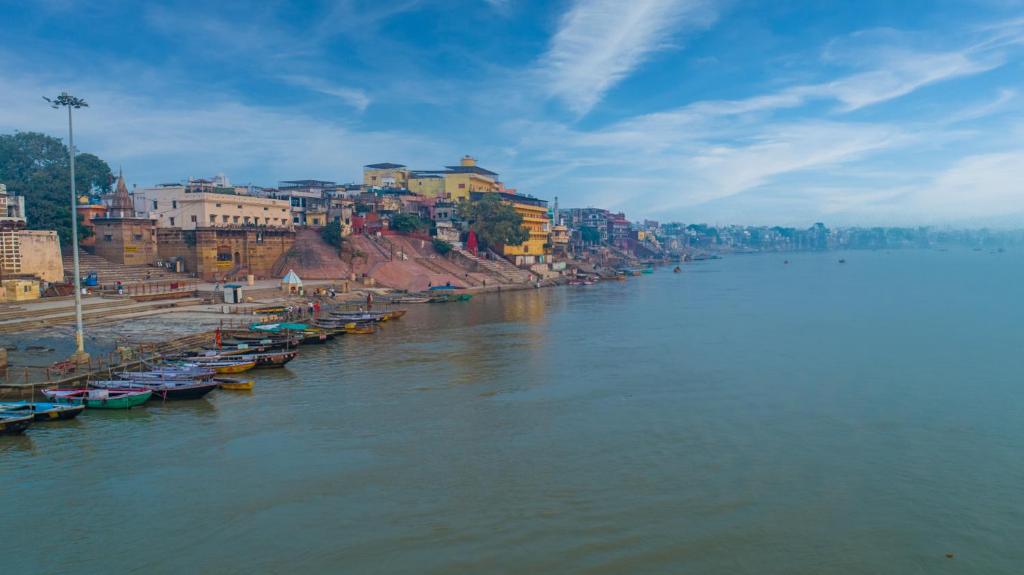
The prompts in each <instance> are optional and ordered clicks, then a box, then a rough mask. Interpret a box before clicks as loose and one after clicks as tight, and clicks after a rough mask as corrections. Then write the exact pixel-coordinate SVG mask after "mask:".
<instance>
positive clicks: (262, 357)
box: [193, 351, 299, 369]
mask: <svg viewBox="0 0 1024 575" xmlns="http://www.w3.org/2000/svg"><path fill="white" fill-rule="evenodd" d="M298 355H299V352H297V351H275V352H269V353H254V354H250V355H240V356H232V357H233V358H239V359H242V360H244V361H253V362H256V366H255V368H254V369H265V368H270V367H284V365H285V364H286V363H288V362H289V361H291V360H293V359H295V358H296V357H297V356H298ZM193 359H194V361H196V362H197V363H199V365H203V364H204V363H206V362H208V361H213V362H216V361H220V360H221V359H223V358H221V357H218V356H212V357H206V356H199V357H195V358H193Z"/></svg>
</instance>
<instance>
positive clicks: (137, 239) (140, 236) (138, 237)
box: [132, 234, 142, 242]
mask: <svg viewBox="0 0 1024 575" xmlns="http://www.w3.org/2000/svg"><path fill="white" fill-rule="evenodd" d="M132 239H133V240H135V241H137V242H141V241H142V234H132Z"/></svg>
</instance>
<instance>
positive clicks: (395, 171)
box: [363, 163, 409, 190]
mask: <svg viewBox="0 0 1024 575" xmlns="http://www.w3.org/2000/svg"><path fill="white" fill-rule="evenodd" d="M363 185H364V186H366V187H367V188H390V189H396V190H405V189H408V186H409V168H406V167H405V166H403V165H402V164H390V163H383V164H369V165H366V166H363Z"/></svg>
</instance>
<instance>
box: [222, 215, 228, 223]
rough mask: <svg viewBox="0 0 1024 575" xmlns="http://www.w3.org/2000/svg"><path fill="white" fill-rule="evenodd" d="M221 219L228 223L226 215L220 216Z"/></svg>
mask: <svg viewBox="0 0 1024 575" xmlns="http://www.w3.org/2000/svg"><path fill="white" fill-rule="evenodd" d="M221 221H223V222H224V223H225V224H226V223H228V217H227V216H221Z"/></svg>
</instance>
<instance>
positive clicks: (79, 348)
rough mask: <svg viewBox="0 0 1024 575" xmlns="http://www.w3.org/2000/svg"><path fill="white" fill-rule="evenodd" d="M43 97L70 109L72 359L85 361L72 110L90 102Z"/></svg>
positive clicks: (67, 96)
mask: <svg viewBox="0 0 1024 575" xmlns="http://www.w3.org/2000/svg"><path fill="white" fill-rule="evenodd" d="M43 99H44V100H46V101H47V102H49V103H50V106H52V107H53V109H55V110H58V109H60V108H67V109H68V155H70V156H71V245H72V250H73V260H74V262H75V264H74V269H75V286H74V287H75V353H74V354H73V355H72V356H71V359H72V361H74V362H76V363H85V362H87V361H89V354H87V353H85V336H84V335H83V331H82V273H81V268H80V266H79V263H78V193H77V191H76V190H75V134H74V130H73V129H72V123H71V110H73V109H75V110H77V109H79V108H88V107H89V104H87V103H86V102H85V100H83V99H81V98H77V97H75V96H72V95H71V94H68V93H67V92H61V93H60V95H59V96H57V97H56V98H53V99H50V98H47V97H46V96H43Z"/></svg>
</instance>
